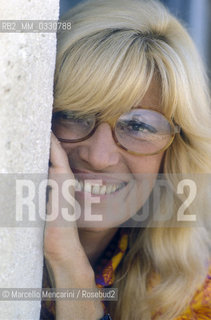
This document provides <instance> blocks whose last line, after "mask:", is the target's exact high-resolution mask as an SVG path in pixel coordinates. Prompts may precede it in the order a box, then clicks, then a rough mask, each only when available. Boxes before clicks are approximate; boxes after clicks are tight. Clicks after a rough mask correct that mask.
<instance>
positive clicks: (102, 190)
mask: <svg viewBox="0 0 211 320" xmlns="http://www.w3.org/2000/svg"><path fill="white" fill-rule="evenodd" d="M126 185H127V183H126V182H122V183H118V184H108V183H107V184H101V185H100V184H97V183H96V184H94V182H93V183H90V182H88V181H86V180H78V179H76V185H75V191H81V192H89V193H91V194H95V195H106V194H113V193H115V192H117V191H119V190H121V189H123V188H124V187H125V186H126Z"/></svg>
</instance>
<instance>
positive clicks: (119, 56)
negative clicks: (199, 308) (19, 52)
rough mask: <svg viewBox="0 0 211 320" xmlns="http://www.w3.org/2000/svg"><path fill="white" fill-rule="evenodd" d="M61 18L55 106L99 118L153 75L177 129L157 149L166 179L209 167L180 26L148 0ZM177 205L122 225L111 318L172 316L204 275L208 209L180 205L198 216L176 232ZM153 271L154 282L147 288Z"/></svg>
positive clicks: (204, 113) (203, 86)
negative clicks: (143, 223) (126, 227)
mask: <svg viewBox="0 0 211 320" xmlns="http://www.w3.org/2000/svg"><path fill="white" fill-rule="evenodd" d="M63 20H70V21H71V23H72V30H71V31H61V32H59V34H58V53H57V62H56V71H55V99H54V111H61V110H67V109H71V110H77V111H78V112H80V113H81V114H85V113H86V114H87V113H96V112H99V111H100V112H101V114H102V117H113V116H116V115H117V114H119V113H122V112H124V111H127V110H130V109H131V108H132V107H134V106H136V105H138V104H139V103H140V101H141V99H142V98H143V96H144V95H145V93H146V92H147V90H148V88H149V86H150V83H151V81H152V78H153V77H156V79H157V81H159V82H160V86H161V92H162V99H161V100H162V101H161V108H162V111H163V112H164V113H165V114H166V116H167V117H169V118H172V119H173V120H174V121H175V122H176V123H177V124H179V126H180V127H181V134H178V135H177V136H176V138H175V141H174V142H173V144H172V146H171V147H170V148H169V149H168V150H167V151H166V153H165V158H164V166H163V168H164V169H163V170H164V174H165V175H166V178H167V179H168V181H169V184H172V185H173V186H176V185H177V183H178V181H179V178H178V177H177V176H176V175H172V174H177V173H180V174H182V175H185V174H188V173H197V174H204V173H210V169H211V138H210V137H211V125H210V124H211V121H210V120H211V117H210V115H211V114H210V112H211V111H210V97H209V92H208V84H207V79H206V76H205V72H204V71H203V67H202V63H201V61H200V58H199V56H198V53H197V51H196V49H195V46H194V44H193V42H192V40H191V38H190V37H189V35H188V33H187V32H186V30H185V29H184V27H183V26H182V25H181V24H180V22H179V21H178V20H177V19H176V18H174V17H173V16H172V15H171V14H170V13H169V12H168V11H167V10H166V9H165V8H164V6H163V5H161V4H160V3H159V2H158V1H153V0H91V1H87V2H85V3H82V4H80V5H78V6H77V7H75V8H74V9H72V10H71V11H69V12H68V13H67V14H66V15H65V16H64V18H63ZM205 186H206V185H205V184H204V185H203V187H205ZM203 190H204V189H202V188H201V189H200V188H199V193H200V192H201V194H202V193H203ZM161 205H162V203H161ZM180 205H181V199H180V197H179V195H178V196H177V197H176V199H175V203H174V208H172V210H174V212H175V215H174V216H173V217H172V219H171V221H170V222H169V221H168V227H167V225H166V222H165V221H163V222H159V223H157V225H156V228H150V227H148V228H145V229H142V230H139V229H131V230H130V236H129V248H130V249H129V251H128V253H127V255H126V256H125V258H124V260H123V261H122V263H121V265H120V267H119V268H118V270H117V274H116V280H115V283H114V287H119V300H118V302H116V303H110V304H109V311H110V313H111V315H112V317H113V319H114V320H120V319H121V320H128V319H130V320H148V319H151V318H152V315H153V314H154V316H155V315H156V312H158V313H157V316H158V319H159V320H169V319H172V318H174V317H176V316H177V315H179V314H180V313H181V312H182V311H183V310H184V309H185V307H187V304H188V303H189V302H190V300H191V298H192V297H193V294H194V292H195V290H196V289H197V288H198V286H199V285H200V283H201V282H202V281H203V279H204V278H205V275H206V272H207V262H208V259H209V242H210V239H209V229H208V228H207V227H205V226H204V225H205V223H207V222H210V218H208V219H207V220H206V218H207V215H208V214H210V212H207V211H206V210H204V212H202V211H203V210H202V208H201V205H202V201H198V202H197V203H196V204H195V205H194V206H192V207H191V209H190V208H188V209H187V210H186V213H187V214H196V216H197V221H198V222H195V225H194V226H191V227H189V228H186V227H177V228H174V226H175V223H176V220H175V219H176V212H177V210H178V207H179V206H180ZM163 206H164V205H163ZM165 210H167V209H165V208H163V211H164V212H165ZM208 220H209V221H208ZM149 226H150V222H149ZM169 226H171V228H170V227H169ZM154 272H156V274H157V275H159V277H158V281H157V282H156V285H154V286H153V287H152V288H149V282H150V281H151V280H150V279H152V275H153V273H154ZM196 275H197V277H196ZM160 311H161V314H159V312H160ZM156 319H157V318H156Z"/></svg>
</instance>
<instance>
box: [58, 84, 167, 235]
mask: <svg viewBox="0 0 211 320" xmlns="http://www.w3.org/2000/svg"><path fill="white" fill-rule="evenodd" d="M159 105H160V90H159V86H158V84H157V82H155V81H153V82H152V83H151V86H150V88H149V90H148V91H147V93H146V94H145V96H144V98H143V100H142V101H141V103H140V107H141V106H144V108H146V106H147V108H149V109H153V110H157V111H160V110H159ZM136 108H137V107H136ZM58 130H59V128H58ZM62 147H63V148H64V150H65V151H66V153H67V156H68V159H69V164H70V167H71V169H72V171H73V173H74V175H75V177H76V179H77V180H78V181H79V183H78V191H76V193H75V197H76V200H77V201H78V203H79V205H80V208H81V215H80V218H79V219H78V221H77V223H78V226H79V228H80V227H83V228H94V229H104V228H111V227H117V226H119V225H120V224H122V223H125V222H126V221H129V219H131V217H133V216H134V215H135V214H136V212H137V211H138V210H139V209H140V208H141V207H142V206H143V204H144V203H145V202H146V200H147V199H148V197H149V195H150V193H151V191H152V189H153V186H154V184H155V181H156V177H157V174H158V172H159V170H160V166H161V161H162V158H163V152H162V153H159V154H156V155H151V156H137V155H133V154H130V153H128V152H127V151H125V150H123V149H121V148H120V147H118V145H117V144H116V143H115V141H114V139H113V136H112V131H111V127H110V125H109V124H108V123H105V122H103V123H101V124H100V125H99V126H98V127H97V129H96V131H95V132H94V134H93V135H92V136H91V137H89V138H88V139H86V140H84V141H81V142H77V143H62ZM88 180H89V181H88ZM94 184H96V185H95V186H94ZM91 185H92V186H93V187H91ZM76 190H77V189H76ZM91 190H92V191H91Z"/></svg>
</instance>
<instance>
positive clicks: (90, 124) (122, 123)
mask: <svg viewBox="0 0 211 320" xmlns="http://www.w3.org/2000/svg"><path fill="white" fill-rule="evenodd" d="M102 122H107V123H109V125H110V126H111V129H112V135H113V139H114V141H115V142H116V144H117V145H118V146H119V147H120V148H122V149H124V150H126V151H128V152H129V153H131V154H135V155H140V156H141V155H154V154H157V153H160V152H162V151H164V150H166V149H167V148H168V147H169V146H170V145H171V143H172V142H173V140H174V137H175V134H176V133H178V132H180V128H179V126H178V125H175V124H174V123H173V121H172V120H169V119H167V118H166V117H165V116H164V115H163V114H162V113H160V112H157V111H154V110H152V109H142V108H141V109H132V110H131V111H129V112H126V113H123V114H122V115H120V117H119V118H118V119H116V120H113V121H102V120H100V119H99V116H98V115H87V116H79V115H78V114H77V112H75V111H69V110H67V111H59V112H55V113H54V114H53V121H52V130H53V132H54V134H55V135H56V137H57V138H58V139H59V140H60V141H61V142H64V143H76V142H81V141H84V140H86V139H88V138H89V137H91V136H92V135H93V134H94V132H95V130H96V129H97V127H98V126H99V124H100V123H102Z"/></svg>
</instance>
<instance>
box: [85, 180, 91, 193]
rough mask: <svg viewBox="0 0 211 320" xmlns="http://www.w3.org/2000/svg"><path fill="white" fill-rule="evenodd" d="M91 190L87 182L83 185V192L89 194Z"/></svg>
mask: <svg viewBox="0 0 211 320" xmlns="http://www.w3.org/2000/svg"><path fill="white" fill-rule="evenodd" d="M91 189H92V186H91V184H90V183H88V182H86V183H85V184H84V191H86V192H90V193H91Z"/></svg>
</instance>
